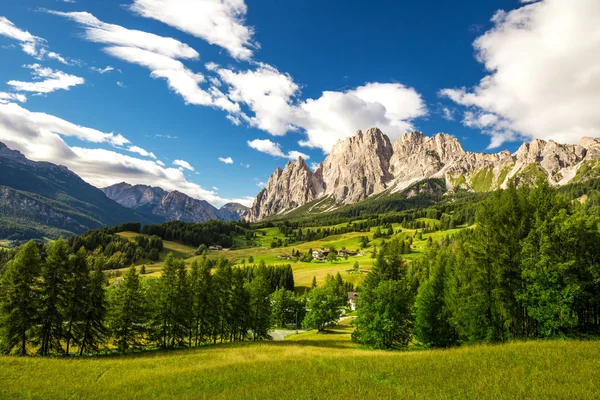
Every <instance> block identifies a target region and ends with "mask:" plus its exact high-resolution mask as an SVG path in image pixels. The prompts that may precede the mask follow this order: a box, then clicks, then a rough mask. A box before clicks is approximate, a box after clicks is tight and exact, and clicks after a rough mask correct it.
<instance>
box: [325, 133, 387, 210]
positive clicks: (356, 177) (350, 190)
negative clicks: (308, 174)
mask: <svg viewBox="0 0 600 400" xmlns="http://www.w3.org/2000/svg"><path fill="white" fill-rule="evenodd" d="M392 154H393V150H392V144H391V143H390V139H389V138H388V137H387V136H386V135H384V134H383V133H382V132H381V131H380V130H379V129H377V128H372V129H369V130H368V131H366V132H365V133H362V132H361V131H358V132H357V133H356V135H355V136H353V137H351V138H348V139H346V140H344V141H339V142H337V143H336V144H335V146H333V148H332V149H331V153H329V156H328V157H327V158H326V159H325V161H323V163H322V164H321V166H320V167H319V169H318V170H317V173H319V174H320V177H321V178H322V182H323V185H322V186H324V188H325V191H324V194H325V195H330V196H332V197H333V198H334V199H336V201H338V202H342V203H346V204H352V203H356V202H357V201H360V200H364V199H366V198H367V197H369V196H370V195H372V194H374V193H379V192H382V191H384V190H385V189H386V188H387V185H386V183H387V182H388V181H390V180H391V179H393V175H392V174H391V173H390V159H391V158H392Z"/></svg>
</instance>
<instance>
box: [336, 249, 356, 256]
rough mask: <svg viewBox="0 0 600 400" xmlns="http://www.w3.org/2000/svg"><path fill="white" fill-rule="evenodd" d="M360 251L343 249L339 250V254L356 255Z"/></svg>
mask: <svg viewBox="0 0 600 400" xmlns="http://www.w3.org/2000/svg"><path fill="white" fill-rule="evenodd" d="M357 254H358V253H357V252H355V251H350V250H346V249H342V250H340V251H339V252H338V256H340V257H346V256H348V257H354V256H356V255H357Z"/></svg>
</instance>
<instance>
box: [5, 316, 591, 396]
mask: <svg viewBox="0 0 600 400" xmlns="http://www.w3.org/2000/svg"><path fill="white" fill-rule="evenodd" d="M351 329H352V328H351V327H350V326H348V325H342V326H339V327H337V328H335V329H332V330H331V331H328V332H326V333H316V331H309V332H306V333H301V334H298V335H292V336H289V337H288V338H287V339H286V340H285V341H282V342H255V343H253V342H246V343H233V344H223V345H214V346H212V345H211V346H206V347H201V348H196V349H191V350H178V351H148V352H142V353H137V354H132V355H128V356H100V357H83V358H72V359H64V358H58V357H57V358H41V357H0V382H1V384H0V398H2V399H50V398H51V399H67V398H69V399H106V398H111V399H115V398H138V399H149V398H166V399H204V398H207V399H282V398H290V399H298V398H307V399H314V398H327V399H396V398H411V399H463V398H464V399H467V398H468V399H597V398H598V397H599V396H600V343H599V342H577V341H537V342H516V343H510V344H505V345H478V346H472V347H469V346H467V347H462V348H454V349H450V350H421V351H407V352H393V351H374V350H367V349H361V348H359V347H357V346H356V345H355V344H353V343H352V342H350V332H351Z"/></svg>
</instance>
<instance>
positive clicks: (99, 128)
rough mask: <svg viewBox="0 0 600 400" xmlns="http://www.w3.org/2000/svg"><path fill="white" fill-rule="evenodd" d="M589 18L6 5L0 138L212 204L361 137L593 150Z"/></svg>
mask: <svg viewBox="0 0 600 400" xmlns="http://www.w3.org/2000/svg"><path fill="white" fill-rule="evenodd" d="M598 21H600V1H598V0H542V1H535V0H533V1H532V0H489V1H481V0H463V1H460V2H448V1H445V0H422V1H419V2H415V1H387V0H386V1H383V0H373V1H370V2H365V1H354V0H328V1H322V0H303V1H280V0H279V1H278V0H246V1H244V0H103V1H97V0H19V1H10V2H8V1H4V2H2V4H0V59H1V60H2V62H0V141H2V142H4V143H5V144H6V145H7V146H8V147H10V148H13V149H16V150H19V151H21V152H22V153H23V154H25V156H27V157H28V158H31V159H33V160H38V161H49V162H53V163H56V164H61V165H65V166H67V167H68V168H69V169H71V170H72V171H74V172H75V173H77V174H78V175H80V176H81V177H82V178H83V179H85V180H86V181H87V182H89V183H91V184H93V185H95V186H98V187H104V186H108V185H111V184H114V183H119V182H123V181H125V182H128V183H131V184H148V185H152V186H160V187H162V188H164V189H166V190H179V191H181V192H183V193H186V194H188V195H190V196H192V197H194V198H198V199H203V200H207V201H208V202H210V203H211V204H213V205H215V206H221V205H223V204H224V203H227V202H230V201H236V202H241V203H243V204H246V205H250V204H251V203H252V200H253V198H254V197H255V196H256V193H257V192H258V191H259V190H260V188H261V187H262V186H264V183H265V182H266V181H267V180H268V178H269V176H270V174H271V173H272V172H273V171H274V170H275V169H276V167H277V166H281V167H283V166H284V165H285V163H287V162H288V161H289V160H292V161H294V160H296V159H297V158H298V157H299V156H302V157H303V158H304V159H306V160H307V163H308V165H309V166H311V167H312V168H315V166H316V165H318V164H319V163H320V162H321V161H323V159H324V158H325V157H326V156H327V154H328V152H329V151H330V150H331V147H332V146H333V145H334V144H335V143H336V141H337V140H340V139H343V138H346V137H349V136H352V135H354V134H355V132H356V131H357V130H359V129H361V130H365V129H368V128H370V127H375V126H376V127H379V128H380V129H381V130H382V131H383V132H384V133H385V134H387V135H388V136H389V137H390V139H391V140H392V141H393V140H394V139H396V138H398V137H399V136H400V135H402V134H403V133H406V132H409V131H413V130H418V131H421V132H423V133H424V134H425V135H427V136H433V135H435V134H436V133H438V132H444V133H449V134H451V135H454V136H455V137H456V138H457V139H458V140H459V141H460V142H461V143H462V145H463V147H464V148H465V149H466V150H469V151H485V152H496V151H501V150H505V149H508V150H510V151H516V150H517V149H518V147H519V146H520V145H521V144H522V143H523V141H529V140H532V139H536V138H538V139H544V140H555V141H557V142H560V143H573V144H575V143H577V142H578V141H579V140H580V139H581V138H582V137H585V136H591V137H600V112H599V111H598V110H599V106H600V24H598Z"/></svg>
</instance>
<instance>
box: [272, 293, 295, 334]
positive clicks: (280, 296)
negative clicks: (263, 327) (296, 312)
mask: <svg viewBox="0 0 600 400" xmlns="http://www.w3.org/2000/svg"><path fill="white" fill-rule="evenodd" d="M271 303H272V311H271V314H272V319H273V324H274V325H275V326H277V327H279V328H285V326H286V324H287V323H288V322H289V321H290V317H291V313H292V310H293V309H294V293H293V292H291V291H289V290H286V289H284V288H280V289H277V290H276V291H275V292H273V294H272V295H271Z"/></svg>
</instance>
